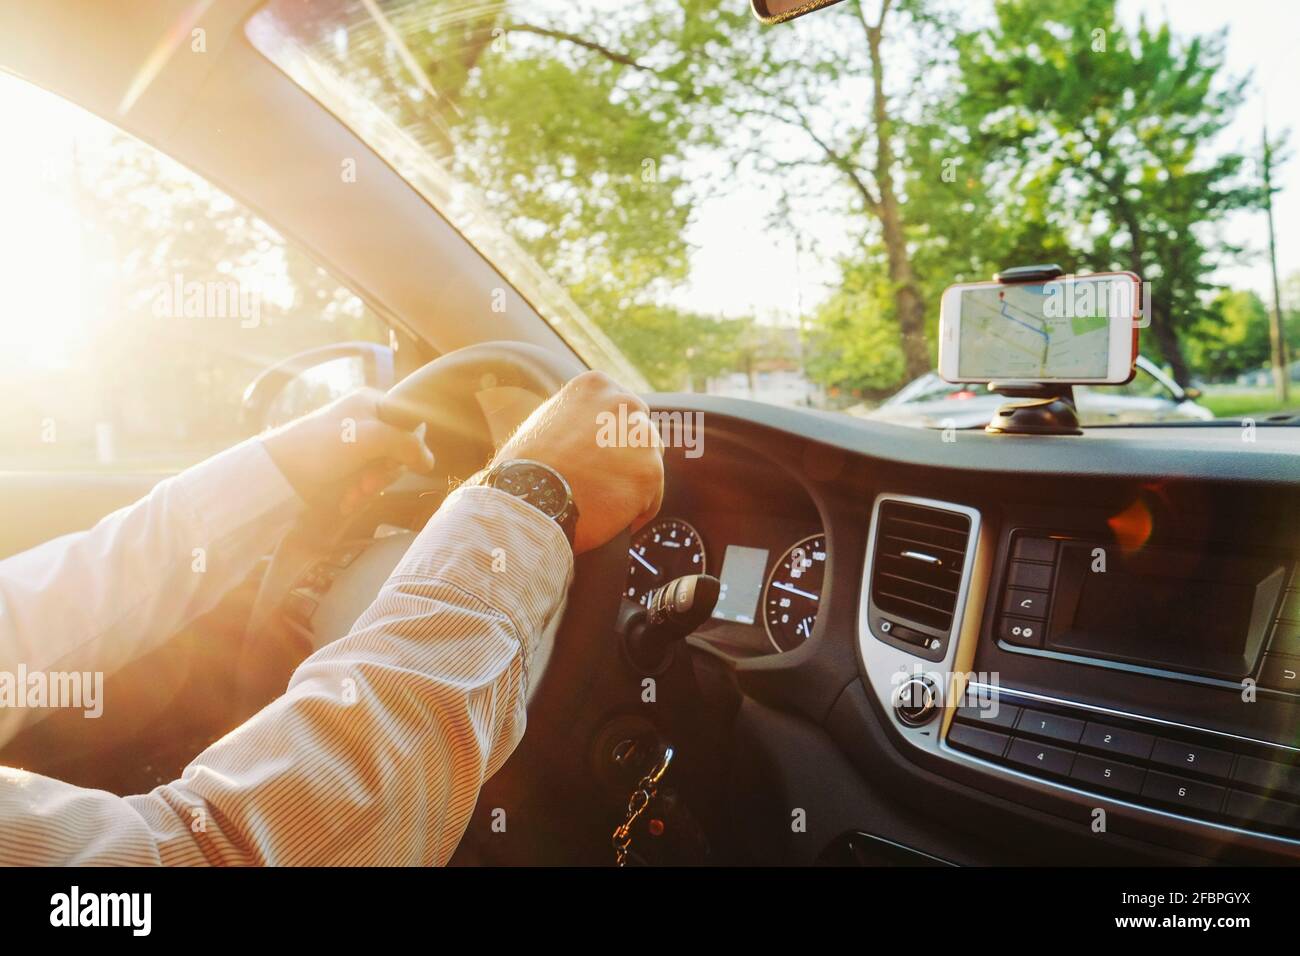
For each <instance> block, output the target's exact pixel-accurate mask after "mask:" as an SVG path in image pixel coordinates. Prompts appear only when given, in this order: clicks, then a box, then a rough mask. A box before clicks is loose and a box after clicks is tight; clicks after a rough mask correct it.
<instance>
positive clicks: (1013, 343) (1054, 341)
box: [939, 273, 1143, 383]
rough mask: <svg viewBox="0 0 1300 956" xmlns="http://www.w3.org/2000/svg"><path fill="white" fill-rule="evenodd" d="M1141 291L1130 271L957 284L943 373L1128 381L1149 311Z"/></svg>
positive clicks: (943, 338) (971, 378)
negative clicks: (1141, 323)
mask: <svg viewBox="0 0 1300 956" xmlns="http://www.w3.org/2000/svg"><path fill="white" fill-rule="evenodd" d="M1140 291H1141V284H1140V282H1139V281H1138V280H1137V277H1136V276H1133V275H1131V274H1129V273H1106V274H1102V275H1092V276H1067V277H1063V278H1060V279H1053V280H1050V281H1047V282H1032V283H1016V284H1002V283H997V282H990V283H974V284H970V285H958V286H952V287H950V288H949V289H948V290H947V291H946V292H945V293H944V296H943V303H942V307H941V310H940V323H939V324H940V368H939V372H940V375H941V376H942V377H943V378H945V379H949V380H951V381H959V382H988V381H1008V382H1096V383H1105V382H1113V383H1121V382H1126V381H1128V380H1129V378H1130V377H1131V375H1132V367H1133V361H1134V359H1135V358H1136V342H1137V335H1136V329H1137V325H1138V321H1139V316H1140V315H1141V314H1143V313H1142V309H1141V302H1140V301H1139V295H1140Z"/></svg>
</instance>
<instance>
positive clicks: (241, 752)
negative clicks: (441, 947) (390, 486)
mask: <svg viewBox="0 0 1300 956" xmlns="http://www.w3.org/2000/svg"><path fill="white" fill-rule="evenodd" d="M572 574H573V556H572V551H571V550H570V548H569V544H568V542H567V541H566V540H565V537H564V534H563V532H562V531H561V530H560V529H559V527H558V526H557V525H556V524H555V523H554V522H553V521H551V520H550V519H548V518H546V517H545V516H544V515H542V514H541V513H540V512H539V511H537V510H535V509H534V508H532V507H531V506H530V505H528V504H526V503H524V502H522V501H520V500H519V499H517V498H514V497H512V496H511V495H508V494H506V493H504V492H502V491H498V490H496V489H492V488H486V487H481V486H467V487H462V488H460V489H458V490H457V491H455V492H453V493H452V494H451V495H450V496H448V498H447V500H446V502H444V504H443V506H442V507H441V508H440V509H439V511H438V513H437V514H435V515H434V517H433V518H432V520H430V522H429V524H428V525H427V526H426V527H425V529H424V530H423V531H422V532H421V533H420V534H419V535H418V536H417V537H416V539H415V541H414V543H413V544H412V546H411V548H410V550H409V551H408V552H407V554H406V556H405V557H404V558H403V560H402V561H401V563H400V564H399V565H398V566H397V568H396V569H395V570H394V572H393V574H392V575H391V577H390V578H389V579H388V581H387V582H386V583H385V585H384V587H383V588H382V590H381V591H380V594H379V596H378V597H377V598H376V600H375V602H374V603H373V604H372V605H371V606H370V608H369V609H368V610H367V611H366V612H365V613H364V614H363V615H362V616H361V617H360V618H359V619H358V620H357V622H356V624H355V625H354V626H353V628H352V630H351V632H350V633H349V634H348V635H347V636H346V637H344V638H342V639H340V640H338V641H336V642H334V643H333V644H330V645H328V646H327V647H324V648H322V649H321V650H319V651H317V652H316V653H315V654H313V655H312V656H311V657H309V658H308V659H307V660H306V661H304V662H303V663H302V664H301V665H300V666H299V667H298V669H297V671H296V672H295V673H294V675H293V678H292V679H291V681H290V683H289V687H288V689H287V691H286V692H285V694H284V695H283V696H281V697H279V698H278V699H276V700H275V701H273V702H272V703H271V704H269V705H268V706H267V707H266V708H265V709H263V710H262V711H261V712H260V713H258V714H257V715H256V716H254V717H253V718H251V719H250V720H249V721H247V722H246V723H244V724H243V725H241V726H240V727H238V728H236V729H235V730H234V731H232V732H231V733H229V734H228V735H226V736H225V737H223V738H222V739H221V740H219V741H217V742H216V743H215V744H213V745H212V746H211V747H209V748H208V749H207V750H205V751H204V752H203V753H202V754H200V755H199V756H198V757H197V758H195V760H194V761H193V762H192V763H191V764H190V765H189V766H188V767H187V768H186V769H185V771H184V772H183V773H182V775H181V777H180V779H178V780H175V781H173V782H171V783H169V784H166V785H163V786H160V787H157V788H155V789H154V790H153V791H152V792H150V793H148V794H144V795H139V796H130V797H125V798H123V797H117V796H114V795H112V794H108V793H105V792H103V791H96V790H87V789H83V788H79V787H74V786H71V785H69V784H65V783H62V782H59V781H56V780H52V779H50V778H48V777H42V776H39V775H36V774H30V773H25V772H23V771H20V770H8V769H0V834H3V837H0V863H9V864H14V863H18V864H24V863H27V864H92V865H93V864H108V865H114V864H141V865H148V864H159V863H162V864H250V865H251V864H271V865H338V864H342V865H393V864H396V865H403V864H423V865H428V864H441V863H445V862H446V861H447V860H448V859H449V858H450V856H451V854H452V852H453V851H454V850H455V848H456V845H457V844H458V843H459V841H460V838H461V836H462V834H463V832H464V830H465V827H466V825H467V823H468V820H469V816H470V813H471V811H472V809H473V807H474V803H475V801H476V799H477V797H478V792H479V789H480V787H481V786H482V784H483V781H484V780H486V779H487V778H488V777H489V776H491V775H492V774H493V773H494V772H495V771H496V770H497V769H498V768H499V767H500V766H501V764H502V763H504V762H505V760H506V758H507V757H508V756H509V755H510V753H511V752H512V751H513V749H514V747H515V746H516V744H517V743H518V741H519V739H520V737H521V736H522V735H523V731H524V721H525V715H524V701H525V698H526V689H527V679H528V666H529V662H530V659H531V656H532V654H533V651H534V649H535V647H536V642H537V641H538V640H539V638H540V636H541V635H542V633H543V631H544V630H545V628H546V625H547V624H548V622H549V621H550V618H551V617H552V616H553V615H554V614H555V613H556V611H557V609H558V608H559V607H560V602H561V600H562V598H563V596H564V593H565V591H566V589H567V587H568V584H569V582H570V580H571V579H572Z"/></svg>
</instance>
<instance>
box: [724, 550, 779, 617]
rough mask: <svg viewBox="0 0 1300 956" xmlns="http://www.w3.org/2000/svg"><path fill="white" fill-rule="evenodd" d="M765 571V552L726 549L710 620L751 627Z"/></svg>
mask: <svg viewBox="0 0 1300 956" xmlns="http://www.w3.org/2000/svg"><path fill="white" fill-rule="evenodd" d="M766 567H767V549H766V548H745V547H741V546H740V545H737V544H729V545H727V553H726V555H724V556H723V559H722V578H721V581H722V588H721V590H720V591H719V593H718V603H717V605H716V606H715V607H714V608H713V616H714V617H716V618H719V619H720V620H723V621H735V622H737V623H738V624H753V623H754V614H755V613H756V612H757V610H758V596H759V593H760V592H761V591H762V590H763V571H764V569H766Z"/></svg>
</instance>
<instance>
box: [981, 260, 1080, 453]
mask: <svg viewBox="0 0 1300 956" xmlns="http://www.w3.org/2000/svg"><path fill="white" fill-rule="evenodd" d="M1063 275H1065V270H1064V269H1062V268H1061V267H1060V266H1058V265H1041V266H1016V267H1014V268H1012V269H1003V270H1002V271H1001V272H998V273H996V274H995V275H994V276H993V281H994V282H1001V283H1002V284H1004V285H1015V284H1018V283H1023V282H1048V281H1050V280H1052V279H1059V278H1061V276H1063ZM989 391H992V392H997V393H998V394H999V395H1004V396H1006V397H1007V398H1016V399H1023V401H1016V402H1007V403H1006V404H1005V405H1001V406H999V407H998V410H997V412H996V413H995V414H994V416H993V420H992V421H990V422H989V423H988V424H987V425H986V426H984V430H985V431H986V432H988V433H990V434H993V435H1082V434H1083V429H1082V428H1080V427H1079V411H1078V409H1077V408H1076V407H1075V404H1074V387H1073V386H1071V385H1066V384H1061V383H1051V382H1007V383H1002V382H990V383H989Z"/></svg>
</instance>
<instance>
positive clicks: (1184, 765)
mask: <svg viewBox="0 0 1300 956" xmlns="http://www.w3.org/2000/svg"><path fill="white" fill-rule="evenodd" d="M1232 756H1233V755H1232V754H1230V753H1228V751H1226V750H1215V749H1214V748H1213V747H1201V746H1198V745H1196V744H1185V743H1183V742H1182V741H1180V740H1168V739H1166V738H1164V737H1157V738H1156V745H1155V748H1154V749H1153V750H1152V751H1151V762H1152V763H1161V764H1164V765H1165V766H1166V767H1177V768H1178V769H1180V770H1184V771H1188V772H1192V773H1203V774H1205V775H1206V776H1209V777H1226V776H1228V774H1229V773H1230V772H1231V770H1232Z"/></svg>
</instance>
